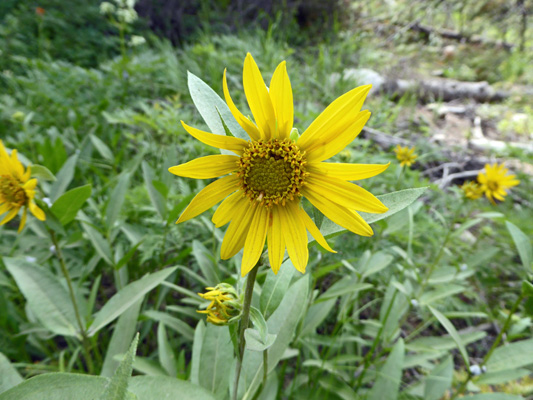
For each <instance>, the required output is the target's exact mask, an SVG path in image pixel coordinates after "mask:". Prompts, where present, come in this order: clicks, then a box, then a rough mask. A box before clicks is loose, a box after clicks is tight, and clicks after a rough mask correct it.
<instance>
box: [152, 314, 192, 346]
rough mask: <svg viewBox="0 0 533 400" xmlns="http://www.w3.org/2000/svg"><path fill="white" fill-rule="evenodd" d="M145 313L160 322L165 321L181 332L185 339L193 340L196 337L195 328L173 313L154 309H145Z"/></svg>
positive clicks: (167, 324) (170, 326)
mask: <svg viewBox="0 0 533 400" xmlns="http://www.w3.org/2000/svg"><path fill="white" fill-rule="evenodd" d="M144 315H145V316H147V317H148V318H151V319H153V320H156V321H157V322H160V323H161V322H163V323H164V324H165V325H166V326H168V327H169V328H172V329H173V330H175V331H176V332H177V333H179V334H180V335H181V336H182V337H183V338H184V339H187V340H191V341H192V340H193V338H194V331H193V329H192V328H191V327H190V326H189V325H187V324H186V323H185V322H183V321H181V320H179V319H178V318H176V317H173V316H172V315H169V314H167V313H164V312H161V311H154V310H148V311H145V312H144Z"/></svg>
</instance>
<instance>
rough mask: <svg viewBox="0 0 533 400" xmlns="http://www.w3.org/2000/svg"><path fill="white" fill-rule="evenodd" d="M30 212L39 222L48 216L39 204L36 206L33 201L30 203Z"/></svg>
mask: <svg viewBox="0 0 533 400" xmlns="http://www.w3.org/2000/svg"><path fill="white" fill-rule="evenodd" d="M29 206H30V211H31V213H32V214H33V215H34V216H35V218H37V219H38V220H39V221H44V220H45V219H46V215H45V214H44V211H43V210H41V209H40V208H39V207H38V206H37V204H35V203H34V202H33V201H30V203H29Z"/></svg>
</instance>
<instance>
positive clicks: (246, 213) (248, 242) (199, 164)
mask: <svg viewBox="0 0 533 400" xmlns="http://www.w3.org/2000/svg"><path fill="white" fill-rule="evenodd" d="M243 83H244V92H245V94H246V98H247V100H248V104H249V106H250V110H251V111H252V114H253V116H254V119H255V123H254V122H252V121H251V120H250V119H249V118H247V117H245V116H244V115H243V114H242V113H241V112H240V111H239V110H238V109H237V107H236V106H235V104H234V103H233V101H232V99H231V97H230V95H229V91H228V87H227V82H226V74H225V72H224V81H223V88H224V96H225V98H226V102H227V104H228V106H229V108H230V110H231V112H232V114H233V116H234V117H235V119H236V120H237V121H238V123H239V124H240V125H241V126H242V128H243V129H244V130H245V131H246V132H247V133H248V135H249V136H250V140H249V141H247V140H243V139H240V138H236V137H230V136H221V135H215V134H212V133H208V132H203V131H200V130H198V129H195V128H193V127H190V126H188V125H186V124H185V123H183V121H182V124H183V126H184V128H185V129H186V130H187V132H189V133H190V134H191V135H192V136H194V137H195V138H196V139H198V140H200V141H201V142H203V143H205V144H207V145H210V146H213V147H217V148H219V149H226V150H230V151H232V152H233V153H235V155H212V156H207V157H202V158H198V159H196V160H193V161H190V162H188V163H185V164H182V165H178V166H175V167H171V168H169V171H170V172H171V173H173V174H175V175H178V176H184V177H188V178H196V179H209V178H217V177H221V176H224V177H222V178H220V179H218V180H216V181H215V182H213V183H211V184H210V185H208V186H207V187H205V188H204V189H203V190H202V191H201V192H200V193H198V194H197V195H196V197H195V198H194V199H193V200H192V201H191V203H190V204H189V206H188V207H187V208H186V209H185V211H184V212H183V214H182V215H181V216H180V218H179V220H178V221H177V223H180V222H183V221H186V220H188V219H190V218H193V217H195V216H197V215H199V214H200V213H202V212H204V211H206V210H208V209H210V208H211V207H213V206H214V205H215V204H217V203H218V202H220V201H222V200H224V199H225V200H224V201H223V202H222V204H220V206H219V207H218V208H217V210H216V212H215V214H214V215H213V222H214V223H215V225H216V226H217V227H220V226H223V225H225V224H227V223H230V224H229V227H228V229H227V230H226V234H225V236H224V240H223V242H222V248H221V258H222V259H228V258H230V257H233V256H234V255H236V254H237V253H238V252H239V251H240V250H241V249H242V248H243V247H244V254H243V258H242V263H241V273H242V276H245V275H246V274H247V273H248V272H249V271H250V270H251V269H252V268H253V267H254V266H255V265H256V263H257V261H258V260H259V257H260V256H261V253H262V252H263V247H264V244H265V239H266V241H267V244H268V254H269V261H270V266H271V268H272V269H273V271H274V272H275V273H277V272H278V270H279V268H280V265H281V263H282V261H283V257H284V253H285V249H287V252H288V254H289V257H290V258H291V260H292V263H293V265H294V266H295V267H296V269H297V270H298V271H300V272H302V273H303V272H305V268H306V266H307V262H308V258H309V253H308V248H307V242H308V239H307V232H309V233H310V234H311V235H312V236H313V237H314V238H315V240H316V241H317V242H318V243H319V244H320V245H321V246H322V247H323V248H324V249H326V250H328V251H331V252H334V251H333V250H332V249H331V247H330V246H329V245H328V243H327V242H326V240H325V239H324V237H323V236H322V234H321V233H320V231H319V229H318V228H317V226H316V225H315V223H314V222H313V220H312V219H311V218H310V217H309V215H308V214H307V213H306V212H305V211H304V209H303V208H302V206H301V198H302V197H303V196H305V197H306V198H307V199H308V200H309V201H310V202H311V204H313V205H314V206H315V207H316V208H318V209H319V210H320V211H321V212H322V213H323V214H325V215H326V216H327V217H328V218H329V219H331V220H332V221H333V222H335V223H337V224H338V225H340V226H342V227H344V228H346V229H348V230H349V231H352V232H354V233H356V234H358V235H362V236H371V235H372V234H373V232H372V228H371V227H370V226H369V225H368V224H367V223H366V222H365V220H364V219H363V218H362V217H361V216H360V215H359V214H357V213H356V211H364V212H368V213H383V212H385V211H387V207H385V205H383V204H382V203H381V201H379V200H378V199H377V198H376V197H374V196H373V195H372V194H371V193H369V192H367V191H366V190H365V189H363V188H361V187H360V186H358V185H355V184H353V183H350V182H348V181H349V180H360V179H365V178H370V177H372V176H375V175H377V174H379V173H381V172H383V171H384V170H385V169H386V168H387V167H388V165H389V164H386V165H376V164H346V163H325V162H323V161H324V160H327V159H328V158H330V157H333V156H334V155H335V154H337V153H339V152H340V151H342V150H343V149H344V148H345V147H346V146H347V145H348V144H350V143H351V142H352V141H353V140H354V139H355V138H356V137H357V135H358V134H359V133H360V132H361V130H362V129H363V126H364V125H365V123H366V121H367V120H368V118H369V117H370V112H369V111H366V110H365V111H360V110H361V107H362V106H363V102H364V100H365V98H366V96H367V94H368V91H369V90H370V88H371V86H370V85H366V86H361V87H358V88H356V89H353V90H351V91H350V92H348V93H346V94H344V95H342V96H341V97H339V98H338V99H337V100H335V101H334V102H333V103H331V104H330V105H329V106H328V107H327V108H326V110H325V111H324V112H323V113H322V114H320V115H319V116H318V117H317V118H316V120H315V121H314V122H313V123H312V124H311V125H310V126H309V127H308V128H307V129H306V130H305V131H304V132H303V133H302V135H301V136H300V137H299V139H298V140H297V141H294V140H291V138H290V132H291V130H292V127H293V100H292V89H291V84H290V81H289V77H288V75H287V70H286V66H285V62H282V63H281V64H279V66H278V67H277V68H276V70H275V72H274V75H273V76H272V80H271V81H270V88H267V87H266V85H265V83H264V81H263V78H262V76H261V73H260V71H259V68H258V67H257V65H256V63H255V61H254V59H253V58H252V56H251V55H250V54H248V55H247V56H246V59H245V61H244V72H243Z"/></svg>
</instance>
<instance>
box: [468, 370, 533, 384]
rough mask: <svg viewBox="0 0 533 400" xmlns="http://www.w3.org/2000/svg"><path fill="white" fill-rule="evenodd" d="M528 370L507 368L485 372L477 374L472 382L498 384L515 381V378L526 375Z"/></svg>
mask: <svg viewBox="0 0 533 400" xmlns="http://www.w3.org/2000/svg"><path fill="white" fill-rule="evenodd" d="M529 374H530V371H529V370H528V369H525V368H519V369H514V368H513V369H508V370H506V371H496V372H485V373H484V374H482V375H480V376H478V377H477V378H476V379H475V381H474V383H475V384H476V385H500V384H502V383H506V382H510V381H516V380H517V379H520V378H523V377H524V376H528V375H529Z"/></svg>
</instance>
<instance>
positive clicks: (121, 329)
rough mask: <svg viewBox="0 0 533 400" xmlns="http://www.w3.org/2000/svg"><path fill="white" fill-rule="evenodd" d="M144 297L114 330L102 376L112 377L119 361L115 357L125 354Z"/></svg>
mask: <svg viewBox="0 0 533 400" xmlns="http://www.w3.org/2000/svg"><path fill="white" fill-rule="evenodd" d="M142 302H143V299H140V300H137V302H136V303H133V304H132V305H131V306H130V307H129V308H128V309H127V310H126V311H124V312H123V313H122V315H121V316H120V317H119V319H118V321H117V324H116V325H115V328H114V330H113V335H112V336H111V341H110V342H109V346H107V352H106V354H105V359H104V365H103V366H102V371H101V372H100V375H101V376H105V377H108V378H111V377H112V376H113V373H114V372H115V370H116V369H117V367H118V365H119V362H118V361H116V360H115V359H114V357H115V356H117V355H118V354H124V353H126V351H127V350H128V347H129V344H128V343H131V341H132V340H133V335H134V334H135V328H136V327H137V319H138V318H139V311H140V310H141V305H142Z"/></svg>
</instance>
